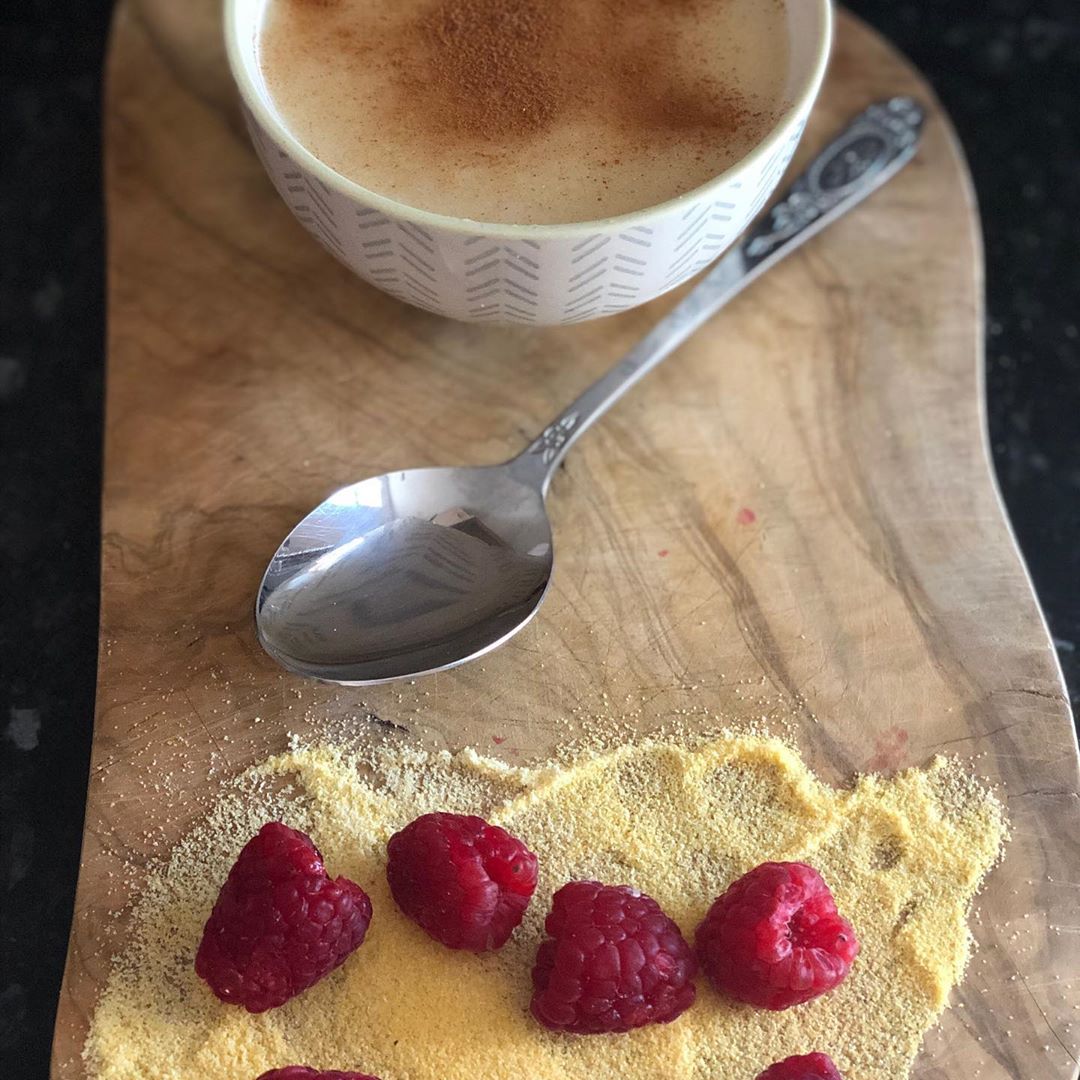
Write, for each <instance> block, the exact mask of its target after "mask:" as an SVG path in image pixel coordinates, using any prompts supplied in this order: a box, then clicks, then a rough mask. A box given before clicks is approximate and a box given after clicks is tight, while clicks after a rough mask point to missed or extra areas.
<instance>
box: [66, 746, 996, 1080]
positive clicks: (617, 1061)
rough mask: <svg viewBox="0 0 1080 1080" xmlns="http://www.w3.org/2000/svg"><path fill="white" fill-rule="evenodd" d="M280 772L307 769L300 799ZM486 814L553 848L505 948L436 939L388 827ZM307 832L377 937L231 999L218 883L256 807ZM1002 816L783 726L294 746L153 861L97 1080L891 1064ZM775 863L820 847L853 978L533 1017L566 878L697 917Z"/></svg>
mask: <svg viewBox="0 0 1080 1080" xmlns="http://www.w3.org/2000/svg"><path fill="white" fill-rule="evenodd" d="M282 783H290V784H292V785H295V789H296V792H297V793H296V794H294V795H293V797H292V798H285V797H283V796H282V795H281V792H280V787H281V784H282ZM436 809H439V810H452V811H467V812H471V813H479V814H481V815H483V816H485V817H487V818H488V819H490V820H492V821H494V822H497V823H499V824H501V825H503V826H504V827H506V828H507V829H509V830H510V831H511V832H513V833H515V834H516V835H518V836H520V837H521V838H522V839H523V840H525V842H526V843H528V845H529V846H530V847H531V848H532V849H533V850H534V851H535V852H536V853H537V855H538V856H539V858H540V882H539V885H538V888H537V891H536V896H535V897H534V900H533V903H532V905H531V906H530V908H529V912H528V915H527V917H526V920H525V922H524V923H523V925H522V926H521V927H520V929H519V930H518V932H517V933H516V934H515V936H514V938H513V939H511V942H510V944H509V945H507V946H506V947H505V948H504V949H503V950H502V951H501V952H499V953H495V954H487V955H482V956H474V955H470V954H463V953H459V952H452V951H450V950H448V949H445V948H442V947H441V946H440V945H438V944H436V943H435V942H434V941H432V940H431V939H430V938H428V937H427V936H426V935H425V934H424V933H423V932H422V931H421V930H419V929H418V928H417V927H416V926H414V925H413V924H412V923H410V922H408V921H407V920H406V919H405V918H403V917H402V916H401V915H400V914H399V913H398V911H397V910H396V909H395V907H394V904H393V902H392V900H391V899H390V895H389V892H388V890H387V886H386V881H385V877H384V851H385V845H386V841H387V839H388V838H389V837H390V835H391V834H392V833H393V832H394V831H396V830H397V829H399V828H401V827H402V826H403V825H404V824H406V822H408V821H409V820H411V819H412V818H414V817H416V816H417V815H418V814H421V813H424V812H427V811H431V810H436ZM270 817H281V818H284V819H285V820H286V821H288V823H289V824H291V825H294V826H296V827H299V828H303V829H306V830H308V831H309V832H310V833H311V835H312V837H313V838H314V840H315V842H316V843H317V844H318V845H319V847H320V848H321V849H322V851H323V854H324V856H325V859H326V863H327V866H328V867H329V869H330V872H331V873H332V874H335V875H336V874H345V875H346V876H348V877H350V878H352V879H353V880H354V881H356V882H358V883H359V884H360V885H362V886H363V888H364V889H366V890H367V891H368V892H369V893H370V895H371V899H372V902H373V904H374V908H375V915H374V918H373V920H372V923H371V929H370V932H369V934H368V938H367V941H366V942H365V944H364V945H363V946H362V947H361V948H360V950H359V951H358V952H357V953H356V954H355V955H354V956H352V957H351V958H350V959H349V960H348V961H347V962H346V964H345V965H344V966H343V967H342V968H340V969H339V970H338V971H336V972H334V973H333V974H332V975H331V976H329V977H328V978H326V979H325V980H323V982H321V983H320V984H319V985H317V986H316V987H314V988H313V989H312V990H309V991H308V992H307V993H305V994H303V995H301V996H300V997H299V998H297V999H295V1000H294V1001H291V1002H289V1003H288V1004H287V1005H285V1006H284V1007H282V1008H280V1009H277V1010H275V1011H272V1012H269V1013H265V1014H263V1015H261V1016H250V1015H249V1014H247V1013H246V1012H244V1011H243V1010H241V1009H237V1008H233V1007H229V1006H226V1005H222V1004H219V1003H218V1002H217V1001H216V999H215V998H214V997H213V996H212V995H211V993H210V991H209V990H208V989H207V988H206V987H205V986H204V985H203V984H202V983H201V982H200V981H199V980H198V978H197V977H196V976H195V973H194V971H193V969H192V957H193V956H194V953H195V949H196V946H197V944H198V941H199V936H200V933H201V930H202V926H203V922H204V921H205V919H206V916H207V914H208V912H209V910H210V908H211V906H212V904H213V901H214V898H215V896H216V893H217V889H218V887H219V886H220V884H221V881H222V880H223V878H224V876H225V873H226V871H227V869H228V867H229V865H230V863H231V861H232V860H233V859H234V858H235V856H236V854H237V852H238V850H239V849H240V847H241V845H242V844H243V843H244V841H246V840H247V839H248V838H249V836H250V835H251V833H252V832H253V831H254V830H255V828H256V827H257V825H258V824H259V823H261V821H262V820H264V819H267V818H270ZM1004 836H1005V821H1004V816H1003V812H1002V809H1001V806H1000V804H999V803H998V802H997V800H996V799H995V798H994V797H993V795H992V794H991V793H990V792H989V791H987V790H986V789H984V788H983V787H982V786H981V785H980V784H978V783H977V782H975V781H974V780H972V779H971V778H969V777H968V776H967V775H966V774H965V773H964V772H963V771H962V769H961V768H960V767H959V766H957V765H956V764H954V763H950V762H948V761H946V760H943V759H938V760H936V761H935V762H934V763H933V764H932V765H930V766H929V768H927V769H925V770H911V771H908V772H904V773H901V774H900V775H898V776H896V777H894V778H891V779H883V778H881V777H877V776H868V777H863V778H861V779H860V780H859V781H858V783H857V784H856V785H855V787H854V788H852V789H851V790H845V791H842V790H835V789H833V788H830V787H828V786H826V785H824V784H822V783H821V782H820V781H818V780H817V779H816V778H815V777H814V776H813V775H812V774H811V773H810V772H809V771H808V769H807V768H806V766H805V765H804V764H803V762H802V761H801V760H800V758H799V757H798V755H797V754H796V753H795V752H794V751H793V750H792V749H791V748H789V747H788V746H787V745H785V744H784V743H782V742H780V741H778V740H776V739H771V738H766V737H758V736H750V735H735V734H724V735H722V736H719V737H717V738H715V739H713V740H711V741H707V742H703V743H701V744H700V745H696V746H685V745H674V744H672V743H665V742H645V743H641V744H638V745H635V746H629V747H623V748H621V749H618V750H615V751H612V752H607V753H593V754H591V755H590V754H588V753H584V754H583V756H581V757H580V758H578V759H577V760H576V761H573V762H570V763H560V764H558V765H550V764H549V765H546V766H537V767H533V768H511V767H508V766H506V765H503V764H501V763H499V762H495V761H491V760H487V759H484V758H481V757H479V756H478V755H477V754H476V753H474V752H472V751H465V752H462V753H460V754H457V755H455V756H451V755H449V754H445V753H441V754H440V753H432V754H428V753H425V752H421V751H417V750H402V749H400V748H398V749H384V750H380V751H369V752H368V753H367V754H365V755H363V756H357V755H354V754H351V753H349V752H346V751H343V750H341V749H337V748H333V747H330V748H327V747H317V748H307V749H305V748H294V749H293V750H292V751H291V752H289V753H286V754H283V755H281V756H279V757H275V758H271V759H270V760H269V761H267V762H265V763H264V764H262V765H260V766H257V767H256V768H254V769H252V770H250V771H249V773H247V774H246V775H245V776H244V777H243V778H242V779H241V781H240V782H239V784H238V785H237V787H236V788H235V790H234V791H232V792H230V793H229V795H228V796H227V797H226V798H225V799H224V800H223V802H222V803H221V804H220V805H219V806H218V807H217V808H216V810H215V811H214V812H213V813H212V814H211V816H210V818H209V819H208V821H207V822H206V824H205V825H203V826H202V827H201V828H200V829H199V830H197V831H196V832H195V833H194V834H193V835H191V836H190V837H189V838H188V839H187V840H186V841H184V842H183V843H182V844H181V845H180V846H179V847H178V848H177V849H176V851H175V852H174V854H173V856H172V858H171V860H170V861H169V863H168V865H167V866H165V867H164V868H163V869H161V870H160V871H159V872H157V873H155V874H154V875H153V877H152V879H151V881H150V883H149V886H148V888H147V889H146V891H145V893H144V894H143V897H142V899H141V900H140V902H139V903H138V904H137V906H136V910H135V912H134V917H133V926H134V930H133V936H132V939H131V941H130V944H129V946H128V948H127V950H126V951H125V952H124V953H123V954H122V955H121V957H120V958H119V960H118V962H117V965H116V967H115V970H114V972H113V974H112V976H111V978H110V980H109V983H108V986H107V989H106V991H105V993H104V995H103V997H102V1000H101V1002H100V1005H99V1007H98V1010H97V1013H96V1015H95V1017H94V1019H93V1024H92V1029H91V1033H90V1037H89V1040H88V1043H87V1047H86V1052H85V1055H86V1059H87V1063H88V1067H89V1072H90V1075H91V1076H92V1077H94V1078H95V1080H147V1078H151V1077H152V1078H154V1080H190V1078H191V1077H199V1078H200V1080H254V1078H255V1077H257V1076H258V1075H259V1074H260V1073H261V1072H263V1071H264V1070H266V1069H270V1068H274V1067H279V1066H282V1065H286V1064H293V1063H303V1064H309V1065H313V1066H315V1067H317V1068H321V1069H360V1070H362V1071H364V1072H368V1073H373V1074H375V1075H376V1076H379V1077H382V1078H383V1080H459V1078H460V1080H466V1078H468V1080H473V1078H475V1077H478V1076H480V1077H483V1078H484V1080H523V1078H526V1077H527V1078H530V1080H596V1078H598V1077H620V1078H622V1080H638V1078H640V1080H691V1078H694V1080H751V1078H752V1077H754V1076H756V1075H757V1074H758V1072H759V1071H760V1070H761V1069H763V1068H764V1067H765V1066H766V1065H768V1064H769V1063H771V1062H773V1061H776V1060H777V1059H779V1058H783V1057H786V1056H787V1055H789V1054H796V1053H806V1052H809V1051H813V1050H821V1051H825V1052H827V1053H829V1054H831V1055H832V1057H833V1058H834V1059H835V1060H836V1062H837V1064H838V1065H839V1067H840V1068H841V1070H843V1072H844V1075H845V1077H847V1080H900V1078H901V1077H904V1076H906V1075H907V1072H908V1069H909V1066H910V1064H911V1062H912V1059H913V1058H914V1057H915V1054H916V1053H917V1051H918V1048H919V1044H920V1042H921V1040H922V1037H923V1034H924V1033H925V1032H926V1030H927V1029H928V1028H929V1027H930V1026H931V1025H932V1024H933V1022H934V1021H935V1019H936V1018H937V1017H938V1015H939V1014H940V1013H941V1011H942V1009H944V1007H945V1005H946V1002H947V998H948V994H949V990H950V988H951V987H952V986H953V985H954V984H955V983H956V982H957V980H958V979H959V978H960V976H961V974H962V973H963V970H964V965H965V963H966V961H967V959H968V954H969V949H970V943H971V939H970V936H969V933H968V928H967V917H968V913H969V909H970V907H971V903H972V900H973V898H974V896H975V894H976V892H977V890H978V888H979V885H980V883H981V881H982V879H983V877H984V875H985V874H986V873H987V872H988V871H989V870H990V868H991V867H992V866H993V864H994V862H995V860H996V859H997V858H998V855H999V852H1000V848H1001V845H1002V843H1003V841H1004ZM767 859H799V860H805V861H807V862H810V863H812V864H813V865H814V866H816V867H817V868H818V869H819V870H820V871H821V872H822V874H823V875H824V877H825V879H826V881H828V883H829V884H830V885H831V887H832V889H833V892H834V893H835V895H836V899H837V903H838V905H839V907H840V910H841V911H842V912H843V913H844V914H845V915H846V916H847V917H848V918H850V920H851V921H852V922H853V923H854V925H855V927H856V930H857V931H858V934H859V937H860V939H861V941H862V952H861V954H860V956H859V958H858V960H857V961H856V962H855V966H854V968H853V970H852V973H851V975H850V976H849V978H848V979H847V981H846V982H844V983H843V984H842V985H841V986H840V987H839V988H838V989H837V990H836V991H834V992H833V993H831V994H829V995H826V996H825V997H823V998H820V999H818V1000H817V1001H814V1002H811V1003H810V1004H808V1005H804V1006H800V1007H798V1008H795V1009H792V1010H789V1011H787V1012H784V1013H766V1012H760V1011H756V1010H754V1009H751V1008H749V1007H746V1006H741V1005H736V1004H733V1003H730V1002H728V1001H725V1000H724V999H722V998H721V997H719V996H718V995H717V994H716V993H715V992H714V991H713V990H712V989H711V987H709V986H708V985H707V984H706V983H705V982H704V981H702V982H701V984H700V987H699V995H698V1001H697V1004H696V1005H694V1007H693V1008H691V1009H690V1010H689V1011H688V1012H687V1013H686V1014H685V1015H684V1016H682V1017H681V1018H680V1019H679V1020H677V1021H676V1022H675V1023H673V1024H669V1025H666V1026H658V1027H652V1028H645V1029H641V1030H639V1031H636V1032H632V1033H631V1034H629V1035H615V1036H593V1037H572V1036H557V1035H552V1034H550V1033H548V1032H546V1031H544V1030H542V1029H541V1028H540V1027H539V1026H538V1025H537V1024H536V1023H535V1022H534V1021H533V1020H532V1019H531V1018H530V1016H529V1013H528V1003H529V995H530V970H531V967H532V960H533V956H534V954H535V951H536V946H537V942H538V940H539V938H540V935H541V927H542V922H543V918H544V914H545V912H546V910H547V908H548V906H549V901H550V897H551V894H552V892H553V891H554V890H555V889H556V888H557V887H558V886H560V885H561V884H563V883H564V882H565V881H567V880H568V879H571V878H597V879H600V880H602V881H605V882H608V883H611V884H630V885H634V886H636V887H638V888H640V889H642V890H644V891H645V892H647V893H649V894H650V895H652V896H653V897H655V898H656V899H657V900H658V901H659V902H660V904H661V905H662V906H663V907H664V908H665V910H666V911H667V912H668V913H669V914H670V915H671V916H672V917H673V918H674V919H675V920H676V921H677V922H678V923H679V925H680V926H681V927H682V929H683V931H684V933H685V934H686V935H687V936H688V937H690V936H692V934H693V931H694V927H695V926H696V925H697V923H698V921H699V920H700V919H701V917H702V916H703V915H704V913H705V911H706V909H707V908H708V906H709V903H710V902H711V901H712V899H713V898H714V897H715V896H716V895H717V894H718V893H720V892H721V891H723V889H724V888H725V887H726V886H727V885H728V883H729V882H730V881H731V880H732V879H733V878H734V877H736V876H737V875H740V874H743V873H744V872H746V871H747V870H749V869H751V868H752V867H753V866H755V865H757V864H758V863H760V862H763V861H765V860H767Z"/></svg>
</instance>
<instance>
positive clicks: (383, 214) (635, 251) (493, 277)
mask: <svg viewBox="0 0 1080 1080" xmlns="http://www.w3.org/2000/svg"><path fill="white" fill-rule="evenodd" d="M247 122H248V130H249V131H250V133H251V138H252V141H253V142H254V144H255V148H256V150H257V152H258V154H259V157H260V159H261V160H262V163H263V165H264V166H265V168H266V171H267V173H268V174H269V176H270V179H271V181H272V182H273V184H274V186H275V187H276V188H277V190H278V193H279V194H280V195H281V197H282V198H283V199H284V200H285V202H286V203H287V204H288V206H289V207H290V209H291V210H292V212H293V213H294V214H295V215H296V218H297V220H298V221H300V223H301V224H302V225H303V226H304V227H305V228H306V229H307V230H308V232H310V233H311V235H312V236H314V237H315V239H316V240H317V241H318V242H319V243H320V244H322V246H323V247H324V248H326V250H327V251H329V252H330V254H332V255H333V256H334V257H335V258H337V259H339V260H340V261H341V262H343V263H344V264H345V265H346V266H348V267H349V268H350V269H351V270H353V271H354V272H355V273H357V274H358V275H359V276H360V277H361V278H363V279H364V280H365V281H368V282H370V283H371V284H372V285H375V286H377V287H378V288H380V289H383V290H384V291H386V292H388V293H390V294H391V295H392V296H395V297H397V298H398V299H399V300H403V301H405V302H406V303H409V304H413V305H415V306H416V307H419V308H423V309H424V310H426V311H431V312H434V313H436V314H439V315H445V316H447V317H449V318H453V319H462V320H465V321H469V322H486V323H523V324H528V325H553V324H565V323H575V322H582V321H584V320H586V319H594V318H598V317H600V316H604V315H613V314H615V313H617V312H619V311H624V310H626V309H627V308H630V307H634V306H636V305H638V304H643V303H645V302H646V301H648V300H652V299H654V298H655V297H657V296H659V295H660V294H661V293H664V292H667V291H668V290H669V289H672V288H674V287H675V286H676V285H679V284H680V283H681V282H683V281H685V280H686V279H687V278H690V277H692V276H693V275H694V274H696V273H698V272H699V271H700V270H702V269H703V268H704V267H706V266H707V265H708V264H709V263H711V262H712V261H713V260H714V259H716V258H717V256H719V255H720V254H721V253H722V252H723V251H724V249H725V248H727V247H728V246H729V245H730V244H731V242H732V241H733V240H734V239H735V238H736V237H737V236H738V235H739V234H740V233H741V232H742V231H743V230H744V229H745V228H746V226H747V225H748V224H749V223H750V221H751V220H752V219H753V218H754V217H755V216H756V215H757V214H758V213H759V211H760V210H761V209H762V207H763V206H764V204H765V202H766V200H767V199H768V198H769V196H770V195H771V194H772V192H773V190H774V189H775V188H776V185H777V184H778V182H779V180H780V177H781V176H782V175H783V172H784V170H785V169H786V168H787V166H788V164H789V162H790V161H791V157H792V155H793V154H794V152H795V148H796V146H797V145H798V142H799V138H800V136H801V135H802V131H803V128H804V126H805V124H806V115H805V114H800V115H795V116H792V117H791V118H790V119H789V121H788V122H787V124H786V125H785V126H784V127H783V128H781V129H779V130H778V131H775V132H774V133H773V134H772V135H771V136H770V138H769V140H768V142H767V144H766V145H765V146H764V147H762V148H760V150H759V151H758V152H757V153H755V154H752V155H750V157H749V158H747V159H746V160H744V161H743V162H742V163H740V164H739V165H737V166H736V167H735V168H733V169H732V170H730V171H729V172H727V173H726V174H724V176H722V177H721V178H719V179H718V180H717V181H715V182H714V183H713V184H711V185H706V187H705V188H702V189H699V191H698V192H696V193H695V195H696V196H697V197H689V198H682V199H676V200H673V201H672V202H669V203H665V204H663V205H661V206H658V207H653V208H651V209H648V210H643V211H641V212H640V213H638V214H632V215H625V216H623V217H620V218H614V219H611V220H608V221H599V222H595V223H591V224H588V225H568V226H538V227H535V228H532V229H529V228H520V227H507V226H500V225H488V224H483V223H480V222H473V221H465V220H461V221H458V220H456V219H450V218H439V217H437V216H435V215H425V214H419V213H417V212H416V211H413V210H411V209H410V208H407V207H401V208H400V209H399V210H396V209H395V208H394V207H393V204H389V203H387V202H386V201H385V200H377V199H370V197H368V198H365V193H364V192H363V189H360V188H355V189H353V190H351V191H349V190H345V189H340V190H339V189H337V188H334V187H331V186H329V185H328V184H326V183H325V182H323V180H321V179H320V178H319V177H318V176H317V175H316V174H315V173H314V172H313V171H311V170H309V169H307V168H306V167H305V166H304V165H303V164H302V163H300V162H298V161H296V160H294V159H293V158H292V157H291V156H290V155H289V154H288V153H287V152H286V151H285V150H284V149H282V148H281V147H280V146H279V145H278V144H277V143H276V142H275V141H274V139H273V138H272V137H271V136H270V135H269V134H268V133H267V132H266V131H265V130H264V129H263V128H262V127H261V126H260V125H259V123H258V121H257V120H256V119H255V118H254V117H253V116H251V115H250V114H247ZM376 202H377V203H379V204H380V205H381V206H382V207H383V208H382V209H380V208H379V206H376V205H373V203H376Z"/></svg>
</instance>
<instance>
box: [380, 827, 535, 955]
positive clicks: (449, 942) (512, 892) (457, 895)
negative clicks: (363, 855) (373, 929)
mask: <svg viewBox="0 0 1080 1080" xmlns="http://www.w3.org/2000/svg"><path fill="white" fill-rule="evenodd" d="M386 850H387V863H386V877H387V880H388V881H389V882H390V891H391V892H392V893H393V894H394V899H395V900H396V901H397V905H398V907H399V908H401V910H402V911H403V912H404V913H405V914H406V915H407V916H408V917H409V918H410V919H412V920H413V922H415V923H417V924H419V926H420V927H421V929H423V930H424V931H426V932H427V933H428V934H430V935H431V937H433V938H434V939H435V940H436V941H441V942H442V943H443V944H444V945H446V946H448V947H449V948H451V949H469V950H471V951H472V952H483V951H484V950H485V949H498V948H501V947H502V946H503V945H505V944H506V941H507V939H508V938H509V937H510V935H511V934H512V933H513V932H514V928H515V927H516V926H517V925H518V923H520V922H521V918H522V916H523V915H524V914H525V909H526V908H527V907H528V906H529V900H530V899H531V897H532V894H533V890H534V889H535V888H536V856H535V855H534V854H533V853H532V852H531V851H530V850H529V849H528V848H527V847H526V846H525V845H524V844H523V843H522V842H521V841H520V840H518V839H516V838H515V837H513V836H511V835H510V834H509V833H508V832H506V830H505V829H500V828H499V827H498V826H497V825H489V824H488V823H487V822H486V821H484V820H483V819H482V818H478V817H466V816H465V815H464V814H424V816H423V817H418V818H417V819H416V820H415V821H414V822H412V823H411V824H409V825H406V826H405V828H404V829H402V830H401V832H398V833H395V834H394V835H393V836H392V837H390V843H389V844H388V845H387V849H386Z"/></svg>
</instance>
